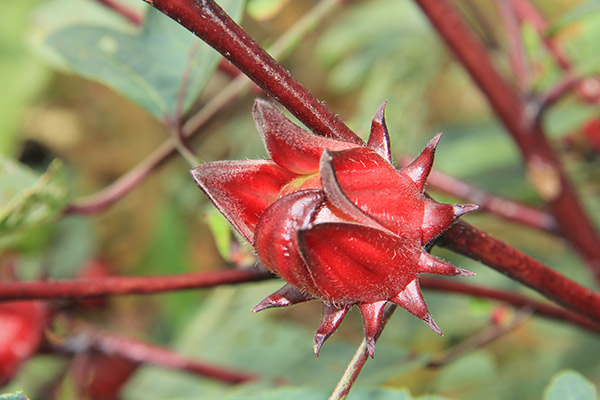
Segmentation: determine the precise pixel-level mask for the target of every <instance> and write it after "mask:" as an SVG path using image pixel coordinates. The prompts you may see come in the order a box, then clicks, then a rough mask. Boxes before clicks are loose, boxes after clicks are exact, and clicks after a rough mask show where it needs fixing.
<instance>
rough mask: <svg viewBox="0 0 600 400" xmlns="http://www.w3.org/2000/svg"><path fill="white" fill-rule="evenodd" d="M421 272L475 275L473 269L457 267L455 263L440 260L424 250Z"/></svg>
mask: <svg viewBox="0 0 600 400" xmlns="http://www.w3.org/2000/svg"><path fill="white" fill-rule="evenodd" d="M419 273H421V274H437V275H448V276H473V275H475V274H474V273H473V272H471V271H467V270H466V269H462V268H458V267H455V266H454V265H452V264H450V263H447V262H446V261H443V260H440V259H439V258H437V257H434V256H432V255H431V254H429V253H427V252H425V251H423V252H422V253H421V257H420V258H419Z"/></svg>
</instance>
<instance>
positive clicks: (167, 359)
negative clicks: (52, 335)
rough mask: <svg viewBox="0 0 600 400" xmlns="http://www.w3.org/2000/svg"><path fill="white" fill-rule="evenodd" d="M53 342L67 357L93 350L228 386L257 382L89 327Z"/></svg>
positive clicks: (249, 376)
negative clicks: (183, 372) (193, 375)
mask: <svg viewBox="0 0 600 400" xmlns="http://www.w3.org/2000/svg"><path fill="white" fill-rule="evenodd" d="M53 341H54V342H57V343H54V347H55V348H56V350H58V351H62V352H66V353H74V354H77V353H80V352H82V351H89V350H96V351H99V352H101V353H104V354H108V355H118V356H120V357H123V358H125V359H127V360H130V361H133V362H135V363H143V364H153V365H157V366H159V367H163V368H169V369H174V370H178V371H186V372H189V373H192V374H195V375H199V376H203V377H206V378H211V379H215V380H218V381H221V382H225V383H229V384H236V383H243V382H249V381H252V380H256V379H258V376H257V375H255V374H251V373H248V372H242V371H236V370H232V369H229V368H223V367H219V366H216V365H213V364H209V363H203V362H199V361H196V360H191V359H189V358H186V357H183V356H181V355H179V354H177V353H175V352H173V351H172V350H170V349H167V348H165V347H161V346H157V345H155V344H151V343H148V342H143V341H141V340H134V339H129V338H124V337H121V336H117V335H115V334H112V333H109V332H104V331H100V330H98V329H96V328H94V327H92V326H90V325H81V326H79V327H78V333H77V334H76V335H75V336H72V337H67V338H65V339H60V340H58V341H57V340H53Z"/></svg>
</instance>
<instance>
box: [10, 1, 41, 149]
mask: <svg viewBox="0 0 600 400" xmlns="http://www.w3.org/2000/svg"><path fill="white" fill-rule="evenodd" d="M35 4H36V2H35V1H33V0H20V1H8V2H4V3H3V4H2V12H1V13H0V54H2V56H1V57H0V87H1V88H2V95H1V96H0V154H4V155H7V156H8V155H13V154H14V153H15V150H16V149H17V146H18V134H19V132H20V131H21V129H20V126H21V124H22V121H23V116H24V113H25V106H26V105H27V104H28V103H29V102H30V101H31V99H32V98H33V97H34V96H36V95H37V94H38V93H39V92H40V91H41V90H42V89H43V88H44V86H45V83H46V82H47V81H48V77H49V71H47V70H46V69H45V68H44V66H43V65H41V64H40V63H39V61H38V60H36V58H35V57H34V55H33V54H31V52H30V51H29V49H28V48H27V46H26V45H25V40H24V36H25V34H26V33H27V32H28V30H29V29H30V24H29V23H28V22H29V13H30V12H31V8H32V7H33V6H34V5H35Z"/></svg>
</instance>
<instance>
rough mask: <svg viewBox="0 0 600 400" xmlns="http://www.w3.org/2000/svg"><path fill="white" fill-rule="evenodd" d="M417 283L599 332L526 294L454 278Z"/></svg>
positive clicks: (423, 279) (587, 322) (598, 328)
mask: <svg viewBox="0 0 600 400" xmlns="http://www.w3.org/2000/svg"><path fill="white" fill-rule="evenodd" d="M419 284H420V285H421V288H422V289H427V290H437V291H441V292H445V293H458V294H463V295H465V296H471V297H479V298H482V299H490V300H497V301H500V302H502V303H505V304H510V305H511V306H513V307H515V308H526V309H528V310H531V312H532V313H534V314H535V315H539V316H541V317H545V318H550V319H554V320H556V321H562V322H569V323H571V324H574V325H576V326H579V327H581V328H584V329H587V330H589V331H590V332H594V333H596V334H600V325H598V324H594V323H592V322H590V320H589V319H587V318H583V317H581V316H580V315H578V314H575V313H572V312H570V311H567V310H565V309H563V308H560V307H556V306H553V305H551V304H547V303H542V302H539V301H535V300H532V299H530V298H528V297H526V296H523V295H520V294H517V293H513V292H507V291H504V290H498V289H490V288H484V287H481V286H475V285H472V284H468V283H463V282H458V281H457V280H456V279H441V278H431V277H427V276H424V277H421V278H420V279H419Z"/></svg>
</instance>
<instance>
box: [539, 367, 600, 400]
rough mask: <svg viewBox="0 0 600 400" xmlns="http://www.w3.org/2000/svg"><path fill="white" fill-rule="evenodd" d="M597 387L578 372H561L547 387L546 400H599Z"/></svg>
mask: <svg viewBox="0 0 600 400" xmlns="http://www.w3.org/2000/svg"><path fill="white" fill-rule="evenodd" d="M597 399H598V394H597V391H596V387H595V386H594V385H593V384H592V383H591V382H590V381H588V380H587V379H586V378H585V377H583V376H582V375H581V374H580V373H579V372H576V371H561V372H559V373H558V374H556V375H555V376H554V377H553V378H552V381H551V382H550V384H549V385H548V386H547V387H546V390H545V393H544V400H597Z"/></svg>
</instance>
